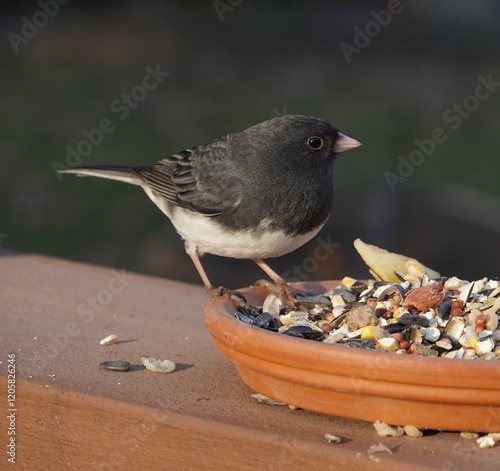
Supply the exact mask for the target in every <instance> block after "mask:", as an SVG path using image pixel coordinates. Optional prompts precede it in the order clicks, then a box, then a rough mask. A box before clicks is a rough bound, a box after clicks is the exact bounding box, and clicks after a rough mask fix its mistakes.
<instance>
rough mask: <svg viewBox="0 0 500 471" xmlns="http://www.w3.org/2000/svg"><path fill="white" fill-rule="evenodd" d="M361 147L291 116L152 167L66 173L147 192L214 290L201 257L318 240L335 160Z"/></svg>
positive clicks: (259, 254) (256, 254)
mask: <svg viewBox="0 0 500 471" xmlns="http://www.w3.org/2000/svg"><path fill="white" fill-rule="evenodd" d="M359 145H360V143H359V142H358V141H356V140H354V139H351V138H349V137H347V136H344V135H343V134H340V133H339V132H338V131H337V130H336V129H335V128H334V127H333V126H332V125H331V124H330V123H328V122H326V121H323V120H321V119H318V118H312V117H307V116H300V115H287V116H283V117H280V118H274V119H271V120H268V121H265V122H263V123H260V124H257V125H255V126H252V127H250V128H248V129H246V130H244V131H242V132H239V133H235V134H229V135H227V136H225V137H222V138H220V139H217V140H215V141H214V142H212V143H211V144H207V145H202V146H199V147H192V148H189V149H186V150H184V151H182V152H179V153H177V154H173V155H171V156H170V157H167V158H165V159H163V160H160V161H159V162H157V163H155V164H153V165H151V166H145V167H121V166H93V167H80V168H71V169H65V170H61V173H75V174H77V175H79V176H97V177H102V178H108V179H112V180H119V181H124V182H127V183H131V184H134V185H138V186H141V187H142V188H143V189H144V190H145V191H146V193H147V194H148V196H149V197H150V198H151V199H152V200H153V201H154V203H155V204H156V205H157V206H158V207H159V208H160V209H161V210H162V211H163V212H164V213H165V214H166V215H167V216H168V217H169V218H170V220H171V221H172V223H173V225H174V226H175V228H176V229H177V231H178V232H179V234H180V235H181V236H182V237H183V239H184V241H185V246H186V252H187V253H188V254H189V255H190V257H191V258H192V260H193V262H194V263H195V266H196V268H197V270H198V272H199V273H200V276H201V278H202V280H203V282H204V284H205V287H206V288H207V290H209V292H211V293H214V288H213V286H212V284H211V283H210V281H209V280H208V277H207V276H206V274H205V272H204V270H203V268H202V266H201V263H200V260H199V255H202V254H203V253H205V252H206V253H212V254H215V255H221V256H226V257H233V258H252V259H254V261H255V262H256V263H257V264H258V265H259V266H260V267H261V268H263V269H264V270H265V271H266V273H267V274H268V275H269V276H270V277H271V278H272V279H273V281H274V282H275V283H277V284H278V285H279V287H280V289H282V290H283V289H286V283H285V282H284V280H283V279H282V278H281V277H279V276H278V275H277V274H276V273H275V272H274V271H273V270H271V269H270V268H269V267H268V266H267V264H265V263H264V262H263V261H262V259H263V258H267V257H277V256H280V255H284V254H285V253H288V252H291V251H292V250H295V249H296V248H298V247H300V246H301V245H303V244H304V243H305V242H307V241H308V240H309V239H311V238H312V237H314V235H316V234H317V232H318V231H319V230H320V229H321V227H322V226H323V225H324V223H325V222H326V220H327V218H328V216H329V214H330V211H331V207H332V196H333V187H332V172H333V160H334V158H335V155H336V154H337V153H339V152H343V151H345V150H348V149H351V148H353V147H357V146H359Z"/></svg>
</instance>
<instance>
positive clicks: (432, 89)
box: [0, 0, 500, 287]
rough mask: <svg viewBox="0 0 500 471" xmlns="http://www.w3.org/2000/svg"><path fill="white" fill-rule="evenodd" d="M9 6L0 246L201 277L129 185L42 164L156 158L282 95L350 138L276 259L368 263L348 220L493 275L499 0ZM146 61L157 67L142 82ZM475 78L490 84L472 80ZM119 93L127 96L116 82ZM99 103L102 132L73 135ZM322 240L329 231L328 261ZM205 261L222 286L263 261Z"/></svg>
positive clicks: (1, 78) (254, 272) (497, 251)
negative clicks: (298, 244) (315, 220)
mask: <svg viewBox="0 0 500 471" xmlns="http://www.w3.org/2000/svg"><path fill="white" fill-rule="evenodd" d="M3 8H4V11H3V14H2V15H1V20H0V21H1V23H0V26H1V30H2V34H1V37H2V38H3V39H2V41H1V42H0V55H1V64H2V73H1V75H0V84H1V94H2V99H1V100H0V119H1V125H0V155H1V159H0V172H1V173H0V191H1V205H0V244H1V245H0V248H3V249H7V250H13V251H18V252H33V253H43V254H49V255H54V256H58V257H64V258H68V259H72V260H78V261H84V262H89V263H96V264H101V265H107V266H111V267H119V268H122V267H124V268H126V269H127V270H131V271H138V272H142V273H147V274H151V275H157V276H162V277H169V278H174V279H180V280H186V281H190V282H195V283H200V281H199V279H198V275H197V273H196V271H195V269H194V267H193V266H192V264H191V262H190V260H189V258H188V257H187V256H186V255H185V253H184V249H183V243H182V241H181V240H180V238H179V237H178V236H177V234H176V233H175V230H174V229H173V227H172V226H171V224H170V223H169V221H168V220H167V219H165V217H164V216H163V215H162V214H161V213H160V211H159V210H158V209H157V208H156V207H155V206H154V205H153V204H152V203H151V202H150V201H149V200H148V198H147V197H146V196H145V194H143V192H142V191H141V190H140V189H138V188H135V187H130V186H128V185H124V184H120V183H117V182H109V181H104V180H98V179H77V178H76V177H73V176H69V175H68V176H65V177H64V178H63V179H62V181H60V179H59V178H58V177H57V176H56V174H55V172H54V166H57V165H62V164H63V165H67V162H66V156H67V154H68V150H67V146H70V147H71V148H72V149H80V151H81V152H82V153H85V154H86V155H81V165H92V164H100V163H107V164H137V165H144V164H149V163H153V162H155V161H157V160H159V159H161V158H163V157H165V156H168V155H169V154H171V153H174V152H176V151H178V150H181V149H184V148H186V147H190V146H195V145H199V144H204V143H206V142H209V141H212V140H213V139H215V138H217V137H219V136H220V135H223V134H227V133H230V132H235V131H239V130H241V129H244V128H245V127H248V126H250V125H252V124H255V123H256V122H259V121H263V120H266V119H269V118H272V117H274V116H276V115H277V114H279V113H289V114H306V115H313V116H318V117H321V118H324V119H326V120H329V121H331V122H332V123H334V124H335V125H336V126H337V127H338V128H339V129H340V130H342V131H343V132H345V133H346V134H348V135H350V136H352V137H355V138H356V139H358V140H360V141H361V142H362V143H363V146H362V147H360V148H359V149H356V150H354V151H350V152H348V153H346V154H343V155H342V156H341V157H340V158H339V159H338V161H337V163H336V169H335V170H336V171H335V182H334V184H335V209H334V213H333V214H332V216H331V218H330V220H329V222H328V224H327V226H326V227H325V228H324V229H323V230H322V231H321V233H320V235H319V237H320V239H317V240H313V241H311V242H310V243H308V244H307V245H306V246H304V247H302V248H301V249H299V250H297V251H296V252H294V253H292V254H289V255H288V256H286V257H282V258H279V259H276V260H272V261H270V265H271V266H272V267H273V268H275V269H276V270H277V271H278V272H279V273H282V274H285V275H286V276H288V277H289V278H291V279H296V278H303V279H325V278H339V277H342V276H344V275H351V276H355V277H366V276H367V271H366V268H365V267H364V265H363V263H362V262H361V261H360V259H359V257H358V256H357V254H356V252H355V251H354V248H353V246H352V241H353V240H354V239H355V238H357V237H361V238H362V239H363V240H365V241H366V242H369V243H373V244H377V245H380V246H382V247H384V248H387V249H389V250H392V251H396V252H399V253H404V254H405V255H410V256H413V257H415V258H417V259H419V260H421V261H422V262H424V263H425V264H427V265H428V266H431V267H433V268H435V269H437V270H440V271H441V272H442V273H444V274H454V275H458V276H461V277H462V278H468V279H472V278H478V277H482V276H497V275H498V274H499V271H500V270H499V265H500V237H499V235H500V178H499V176H500V159H499V150H500V132H499V131H500V129H499V117H500V63H499V61H498V57H499V56H500V41H499V39H500V37H499V36H500V29H499V26H498V25H499V24H500V23H499V18H500V6H499V4H498V3H496V2H494V1H493V0H491V1H483V2H467V1H451V0H448V1H441V2H433V1H431V0H426V1H418V2H410V1H401V2H400V3H399V2H397V1H395V0H392V1H390V2H387V1H386V2H359V1H358V2H284V1H282V2H263V1H250V0H244V1H238V0H221V1H216V2H212V1H210V0H209V1H197V2H180V1H178V2H159V1H157V2H154V1H143V2H139V1H135V2H134V1H129V2H106V3H105V6H103V5H102V4H101V3H99V2H85V3H84V2H77V1H70V2H68V3H66V4H59V3H57V2H56V1H55V0H47V1H45V2H44V1H43V0H42V1H41V2H38V3H36V2H34V1H30V2H27V1H21V2H11V6H10V7H5V6H4V7H3ZM388 8H391V9H392V10H393V13H391V12H389V13H384V12H382V13H378V12H380V10H384V11H387V10H388ZM44 10H45V11H44ZM394 11H395V13H394ZM376 18H378V19H376ZM29 24H31V26H29ZM37 24H38V25H39V26H37ZM360 31H361V32H360ZM355 40H356V42H355ZM356 44H357V46H356ZM353 47H355V48H356V49H355V51H356V52H353V51H354V49H352V48H353ZM343 51H344V52H343ZM345 51H351V54H350V55H349V56H348V58H346V52H345ZM148 66H149V67H151V68H152V69H153V70H154V69H155V68H158V69H159V70H160V71H162V73H163V72H165V73H166V72H168V73H169V75H168V77H166V78H163V79H162V81H161V83H158V85H157V86H156V88H155V89H154V90H150V91H147V90H146V91H145V92H144V89H142V90H141V85H142V83H143V79H144V77H145V76H146V75H147V74H148V71H147V69H146V67H148ZM479 77H482V79H480V78H479ZM481 80H483V81H486V82H488V81H489V82H490V85H489V86H488V87H489V88H490V90H489V92H487V91H486V90H487V88H488V87H487V86H483V88H481V89H480V90H479V92H477V91H476V90H477V87H478V86H479V85H480V83H481ZM495 83H497V84H498V85H495ZM131 91H132V92H133V93H132V96H133V97H134V96H135V98H136V100H135V101H134V99H133V98H132V99H127V98H123V96H122V94H130V93H131ZM478 93H479V95H480V97H479V98H477V97H476V95H477V94H478ZM479 95H477V96H479ZM486 95H488V96H486ZM471 97H472V98H471ZM127 100H128V101H127ZM103 119H108V120H109V121H107V122H108V124H109V123H111V126H112V131H111V132H109V133H107V134H102V139H100V142H98V141H96V142H98V143H97V144H95V145H92V144H90V145H89V144H82V141H83V140H85V137H84V134H82V133H83V132H84V131H85V130H86V131H91V130H93V129H95V128H98V126H99V123H100V122H101V121H102V120H103ZM436 128H441V129H442V130H443V133H444V135H445V136H446V140H445V141H444V142H442V143H439V144H436V145H435V146H434V147H435V148H434V149H433V151H432V152H429V155H428V156H424V159H423V161H419V162H418V163H419V165H418V166H415V168H414V170H413V173H412V174H411V175H407V174H406V173H405V174H404V175H406V177H405V180H404V181H399V182H397V183H395V184H394V186H393V188H392V189H393V190H394V191H392V189H391V188H390V186H389V184H388V183H387V180H386V172H392V173H393V174H395V175H398V165H399V162H400V161H399V160H398V156H403V158H404V159H406V160H408V158H409V156H410V153H412V152H414V151H415V150H418V146H417V144H416V143H415V140H416V139H417V140H419V141H421V142H422V141H425V140H428V139H429V138H431V136H432V135H433V131H434V130H435V129H436ZM94 136H96V134H94ZM96 139H97V138H96ZM425 142H427V148H428V149H432V145H431V144H429V141H425ZM413 158H418V154H417V153H415V152H414V153H413ZM421 160H422V159H421ZM54 162H56V163H55V164H54ZM71 162H73V164H74V163H75V160H73V161H71V160H70V161H69V163H70V164H71ZM406 171H407V170H404V171H403V172H406ZM320 241H323V243H325V242H328V241H330V242H331V243H332V244H335V248H331V249H330V251H329V252H331V253H329V252H328V250H326V249H325V251H326V252H325V251H323V252H321V254H322V255H321V257H319V258H321V260H319V258H318V257H317V254H318V253H319V252H318V249H317V247H318V246H319V245H321V242H320ZM337 244H338V245H337ZM327 245H328V244H327ZM330 247H333V245H330ZM325 253H328V256H324V254H325ZM315 257H316V258H315ZM204 264H205V267H206V270H207V272H208V274H209V276H210V277H211V279H212V280H213V282H214V283H216V284H224V285H226V286H230V287H237V286H240V285H247V284H249V283H250V282H252V281H254V280H255V279H258V278H262V277H263V273H261V272H260V270H259V269H258V268H257V267H255V266H254V264H253V263H252V262H250V261H234V260H228V259H223V258H218V257H214V256H206V257H205V261H204Z"/></svg>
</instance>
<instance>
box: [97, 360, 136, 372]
mask: <svg viewBox="0 0 500 471" xmlns="http://www.w3.org/2000/svg"><path fill="white" fill-rule="evenodd" d="M97 366H98V367H99V368H102V369H104V370H111V371H128V370H129V369H130V363H129V362H128V361H125V360H106V361H101V363H99V364H98V365H97Z"/></svg>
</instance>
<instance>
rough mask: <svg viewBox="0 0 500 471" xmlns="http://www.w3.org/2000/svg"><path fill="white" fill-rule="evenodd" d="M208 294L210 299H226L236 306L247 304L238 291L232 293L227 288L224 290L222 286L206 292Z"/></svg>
mask: <svg viewBox="0 0 500 471" xmlns="http://www.w3.org/2000/svg"><path fill="white" fill-rule="evenodd" d="M208 294H209V296H210V297H211V298H222V297H228V298H229V299H231V301H233V302H234V303H235V304H236V305H237V306H240V305H246V303H247V300H246V299H245V297H244V296H243V295H242V294H241V293H240V292H239V291H234V290H231V289H229V288H224V286H219V287H218V288H212V289H210V290H209V291H208Z"/></svg>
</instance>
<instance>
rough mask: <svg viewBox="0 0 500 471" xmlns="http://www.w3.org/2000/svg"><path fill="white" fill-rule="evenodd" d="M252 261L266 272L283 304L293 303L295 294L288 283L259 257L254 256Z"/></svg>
mask: <svg viewBox="0 0 500 471" xmlns="http://www.w3.org/2000/svg"><path fill="white" fill-rule="evenodd" d="M253 261H254V262H255V263H256V264H257V265H258V266H259V267H260V268H261V269H262V270H264V272H266V274H267V275H268V276H269V278H271V280H273V282H274V284H275V285H276V287H277V288H278V296H279V298H280V300H281V301H282V302H283V303H284V304H290V303H292V304H293V303H294V301H295V299H296V296H295V294H294V293H293V292H292V290H291V288H290V286H289V285H288V283H287V282H286V281H285V280H284V279H283V278H282V277H281V276H279V275H278V274H277V273H276V272H275V271H274V270H273V269H272V268H271V267H270V266H269V265H268V264H267V263H265V262H264V261H263V260H261V259H260V258H254V259H253Z"/></svg>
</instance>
